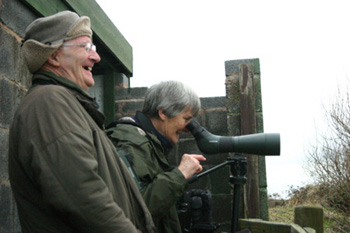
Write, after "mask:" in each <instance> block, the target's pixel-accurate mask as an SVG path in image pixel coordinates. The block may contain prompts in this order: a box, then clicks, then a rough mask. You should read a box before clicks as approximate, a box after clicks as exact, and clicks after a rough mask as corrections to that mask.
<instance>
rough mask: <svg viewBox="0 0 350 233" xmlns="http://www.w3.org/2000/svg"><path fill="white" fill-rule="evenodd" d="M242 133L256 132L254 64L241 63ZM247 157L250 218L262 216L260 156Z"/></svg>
mask: <svg viewBox="0 0 350 233" xmlns="http://www.w3.org/2000/svg"><path fill="white" fill-rule="evenodd" d="M239 84H240V109H241V134H242V135H246V134H254V133H256V115H255V92H254V65H253V64H240V65H239ZM245 156H246V158H247V165H248V170H247V175H246V177H247V183H246V186H245V188H246V197H245V198H246V200H247V202H246V203H247V206H246V207H247V208H246V210H247V211H246V212H247V214H248V216H247V217H248V218H260V204H259V163H258V162H259V160H258V159H259V158H258V156H257V155H245Z"/></svg>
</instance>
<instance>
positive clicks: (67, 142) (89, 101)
mask: <svg viewBox="0 0 350 233" xmlns="http://www.w3.org/2000/svg"><path fill="white" fill-rule="evenodd" d="M91 36H92V31H91V29H90V19H89V18H88V17H85V16H83V17H79V16H78V15H77V14H76V13H73V12H70V11H64V12H60V13H57V14H55V15H52V16H49V17H43V18H39V19H37V20H35V21H34V22H32V23H31V24H30V25H29V26H28V28H27V30H26V35H25V38H24V42H23V45H22V50H23V54H24V58H25V60H26V62H27V66H28V68H29V70H30V71H31V72H32V73H33V78H32V87H31V88H30V89H29V91H28V93H27V95H26V97H25V98H24V100H23V102H22V103H21V105H20V106H19V108H18V110H17V112H16V114H15V117H14V120H13V123H12V126H11V128H10V139H9V175H10V182H11V186H12V190H13V194H14V197H15V200H16V203H17V207H18V213H19V219H20V222H21V226H22V231H23V232H24V233H25V232H65V233H69V232H84V233H86V232H99V233H102V232H123V233H125V232H128V233H129V232H154V224H153V221H152V217H151V215H150V213H149V211H148V209H147V207H146V205H145V203H144V201H143V199H142V196H141V194H140V192H139V191H138V187H137V185H136V183H135V181H134V180H133V178H132V177H131V176H130V174H129V172H128V170H127V168H126V167H125V166H124V164H123V162H122V161H121V160H120V159H119V157H118V156H117V152H116V150H115V148H114V146H113V144H112V143H111V142H110V140H109V139H108V138H107V136H106V135H105V133H104V131H103V122H104V116H103V114H102V113H100V112H99V111H98V110H97V109H96V104H95V103H94V101H93V98H91V97H90V96H89V94H88V93H87V90H88V88H89V87H91V86H92V85H94V79H93V76H92V73H91V70H92V68H93V66H94V64H95V63H97V62H99V61H100V56H99V55H98V53H97V52H96V47H95V45H93V44H92V42H91Z"/></svg>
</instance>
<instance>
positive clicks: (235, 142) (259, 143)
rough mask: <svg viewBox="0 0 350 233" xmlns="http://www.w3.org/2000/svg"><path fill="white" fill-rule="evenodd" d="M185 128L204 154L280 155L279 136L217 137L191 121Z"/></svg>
mask: <svg viewBox="0 0 350 233" xmlns="http://www.w3.org/2000/svg"><path fill="white" fill-rule="evenodd" d="M186 128H187V129H188V130H189V131H190V132H191V133H192V135H193V136H194V138H195V139H196V142H197V145H198V147H199V149H200V150H201V151H202V152H203V153H206V154H216V153H225V152H236V153H244V154H256V155H280V134H277V133H259V134H250V135H243V136H218V135H214V134H211V133H210V132H208V131H207V130H206V129H204V128H203V127H202V126H201V125H200V124H199V123H198V122H197V121H196V120H194V119H192V120H191V122H190V123H188V124H187V126H186Z"/></svg>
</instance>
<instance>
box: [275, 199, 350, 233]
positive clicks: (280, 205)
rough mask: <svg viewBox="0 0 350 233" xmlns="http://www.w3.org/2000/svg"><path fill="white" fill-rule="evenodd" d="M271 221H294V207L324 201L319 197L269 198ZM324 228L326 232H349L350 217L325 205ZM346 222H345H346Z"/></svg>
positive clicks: (318, 203)
mask: <svg viewBox="0 0 350 233" xmlns="http://www.w3.org/2000/svg"><path fill="white" fill-rule="evenodd" d="M269 203H270V204H269V217H270V219H269V221H271V222H283V223H294V208H295V207H296V206H300V205H313V206H315V205H318V206H322V204H323V203H322V201H320V199H317V198H313V199H304V198H303V199H300V198H296V197H295V196H293V197H292V198H290V199H289V200H282V199H278V196H277V195H274V198H271V197H270V200H269ZM323 214H324V219H323V228H324V233H348V232H350V229H349V224H348V223H350V218H349V217H345V216H344V215H343V214H340V213H339V212H337V211H336V210H334V209H332V208H329V207H325V206H323ZM344 223H345V224H344Z"/></svg>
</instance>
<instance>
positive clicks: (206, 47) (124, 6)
mask: <svg viewBox="0 0 350 233" xmlns="http://www.w3.org/2000/svg"><path fill="white" fill-rule="evenodd" d="M97 2H98V4H99V5H100V6H101V8H102V9H103V10H104V11H105V12H106V14H107V15H108V16H109V18H110V19H111V20H112V21H113V23H114V24H115V25H116V27H117V28H118V29H119V31H120V32H121V33H122V34H123V35H124V37H125V38H126V40H127V41H128V42H129V43H130V44H131V46H132V47H133V56H134V75H133V77H132V78H131V87H144V86H147V87H149V86H150V85H152V84H155V83H158V82H159V81H161V80H171V79H175V80H180V81H182V82H184V83H186V84H188V85H190V86H191V87H192V88H193V89H194V90H195V91H196V92H197V93H198V95H199V96H200V97H210V96H225V95H226V93H225V64H224V63H225V61H228V60H240V59H252V58H259V60H260V69H261V84H262V99H263V114H264V129H265V132H267V133H280V134H281V148H282V150H281V156H278V157H271V156H270V157H266V161H267V178H268V192H269V194H273V193H276V192H278V193H280V194H281V195H285V194H286V190H288V189H289V187H290V186H291V185H293V186H294V187H295V186H302V185H304V184H306V183H308V175H307V174H305V172H304V170H303V168H302V167H303V165H304V164H305V163H304V160H305V158H306V156H307V150H308V149H309V148H310V145H311V144H312V143H313V142H314V138H315V131H316V129H319V128H322V127H323V125H324V124H323V123H322V114H323V113H322V104H327V103H329V101H330V100H331V99H332V98H333V97H334V94H335V93H336V91H337V88H338V86H339V85H341V86H344V80H346V79H347V77H348V76H349V72H350V35H349V30H350V14H349V12H348V9H349V7H348V3H347V1H345V0H343V1H342V0H341V1H338V0H336V1H322V0H321V1H314V0H312V1H310V0H303V1H301V0H293V1H277V0H276V1H270V0H265V1H261V0H260V1H259V0H255V1H250V0H245V1H237V0H216V1H213V0H211V1H209V0H186V1H184V0H177V1H169V0H168V1H166V0H149V1H144V0H113V1H111V0H97Z"/></svg>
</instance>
